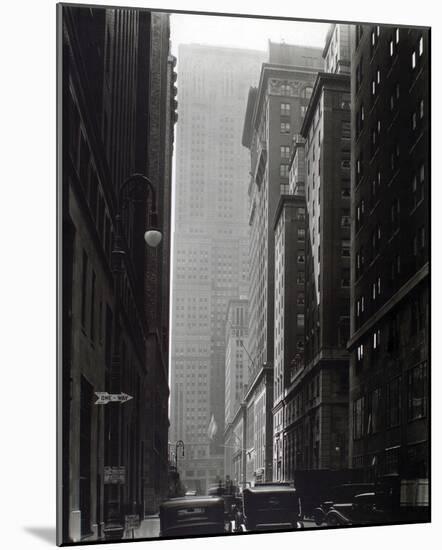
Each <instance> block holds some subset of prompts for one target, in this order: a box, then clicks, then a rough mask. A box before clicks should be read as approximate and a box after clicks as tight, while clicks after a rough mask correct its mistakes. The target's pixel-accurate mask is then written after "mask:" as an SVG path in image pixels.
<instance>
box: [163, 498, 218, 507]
mask: <svg viewBox="0 0 442 550" xmlns="http://www.w3.org/2000/svg"><path fill="white" fill-rule="evenodd" d="M216 503H222V504H223V506H224V501H223V499H222V498H219V497H210V496H195V497H178V498H171V499H169V500H166V501H164V502H163V503H162V504H161V507H162V508H189V507H191V506H205V505H207V504H216Z"/></svg>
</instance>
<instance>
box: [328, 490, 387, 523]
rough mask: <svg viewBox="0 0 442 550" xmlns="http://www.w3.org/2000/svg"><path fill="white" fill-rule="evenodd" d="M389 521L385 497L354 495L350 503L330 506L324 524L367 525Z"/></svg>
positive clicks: (378, 495)
mask: <svg viewBox="0 0 442 550" xmlns="http://www.w3.org/2000/svg"><path fill="white" fill-rule="evenodd" d="M388 521H389V508H388V506H386V500H385V496H384V495H382V494H379V493H375V492H371V493H361V494H359V495H355V496H354V498H353V501H352V502H347V503H339V504H338V503H334V504H332V505H331V506H330V508H329V510H328V512H327V514H326V516H325V523H326V524H327V525H328V526H338V525H340V526H342V525H369V524H377V523H386V522H388Z"/></svg>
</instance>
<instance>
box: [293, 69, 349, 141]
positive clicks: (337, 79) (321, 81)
mask: <svg viewBox="0 0 442 550" xmlns="http://www.w3.org/2000/svg"><path fill="white" fill-rule="evenodd" d="M339 83H340V84H345V90H342V91H350V75H348V74H335V73H324V72H320V73H318V76H317V77H316V81H315V84H314V86H313V92H312V95H311V98H310V103H309V104H308V108H307V112H306V113H305V117H304V121H303V123H302V127H301V132H300V133H301V135H302V137H304V138H307V135H308V131H309V129H310V125H311V122H312V119H313V115H314V113H315V109H316V105H317V103H318V101H319V98H320V96H321V92H322V89H323V88H324V87H325V85H326V84H335V85H336V84H339ZM336 91H338V90H337V89H336Z"/></svg>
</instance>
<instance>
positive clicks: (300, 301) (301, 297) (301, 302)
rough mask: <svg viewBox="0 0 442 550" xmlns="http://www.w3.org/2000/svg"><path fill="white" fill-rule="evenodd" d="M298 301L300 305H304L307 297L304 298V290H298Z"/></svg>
mask: <svg viewBox="0 0 442 550" xmlns="http://www.w3.org/2000/svg"><path fill="white" fill-rule="evenodd" d="M296 303H297V304H298V306H303V305H304V303H305V298H304V293H303V292H298V296H297V298H296Z"/></svg>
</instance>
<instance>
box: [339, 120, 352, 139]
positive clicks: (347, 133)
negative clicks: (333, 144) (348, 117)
mask: <svg viewBox="0 0 442 550" xmlns="http://www.w3.org/2000/svg"><path fill="white" fill-rule="evenodd" d="M341 137H342V139H350V138H351V127H350V122H342V126H341Z"/></svg>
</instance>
